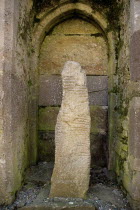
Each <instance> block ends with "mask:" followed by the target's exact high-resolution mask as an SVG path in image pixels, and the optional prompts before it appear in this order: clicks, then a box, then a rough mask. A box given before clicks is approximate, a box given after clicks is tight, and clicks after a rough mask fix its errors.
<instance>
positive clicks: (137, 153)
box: [129, 97, 140, 167]
mask: <svg viewBox="0 0 140 210" xmlns="http://www.w3.org/2000/svg"><path fill="white" fill-rule="evenodd" d="M129 118H130V119H129V153H130V155H132V156H134V157H135V158H138V159H140V97H134V98H133V100H132V102H131V103H130V111H129ZM139 167H140V166H139Z"/></svg>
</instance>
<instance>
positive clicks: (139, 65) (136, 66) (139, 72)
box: [130, 30, 140, 81]
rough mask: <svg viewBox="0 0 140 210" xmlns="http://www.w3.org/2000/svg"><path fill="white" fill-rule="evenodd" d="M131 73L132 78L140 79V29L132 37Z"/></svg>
mask: <svg viewBox="0 0 140 210" xmlns="http://www.w3.org/2000/svg"><path fill="white" fill-rule="evenodd" d="M130 75H131V79H132V80H134V81H138V80H140V30H138V31H136V32H135V33H134V34H133V35H132V37H131V42H130Z"/></svg>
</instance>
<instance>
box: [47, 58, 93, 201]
mask: <svg viewBox="0 0 140 210" xmlns="http://www.w3.org/2000/svg"><path fill="white" fill-rule="evenodd" d="M62 81H63V99H62V104H61V109H60V111H59V114H58V117H57V123H56V127H55V166H54V170H53V175H52V179H51V192H50V197H77V198H78V197H79V198H84V197H85V194H86V192H87V190H88V187H89V177H90V175H89V174H90V123H91V119H90V111H89V100H88V90H87V87H86V75H85V72H84V71H83V70H82V69H81V66H80V64H79V63H77V62H74V61H68V62H66V63H65V66H64V69H63V71H62Z"/></svg>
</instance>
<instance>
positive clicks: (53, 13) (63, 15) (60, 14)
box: [32, 3, 116, 167]
mask: <svg viewBox="0 0 140 210" xmlns="http://www.w3.org/2000/svg"><path fill="white" fill-rule="evenodd" d="M73 14H78V15H79V16H80V17H84V18H86V21H87V22H90V23H91V24H92V23H93V24H97V26H99V28H100V29H101V30H102V32H103V35H104V38H105V39H106V43H107V47H108V55H109V56H108V75H109V79H108V89H109V92H110V90H111V89H112V88H113V85H114V77H113V74H114V72H115V68H116V62H115V45H114V41H113V40H114V38H113V36H114V34H113V32H112V31H110V32H107V28H108V25H109V23H108V21H107V19H106V17H105V16H103V15H102V14H100V13H99V12H98V11H97V10H96V9H95V10H94V9H93V8H92V7H91V6H90V5H89V4H85V3H63V4H60V5H59V7H57V8H53V9H52V10H50V11H47V12H43V13H41V14H40V15H38V18H39V19H40V22H39V23H36V24H35V27H34V31H33V36H32V45H33V46H35V54H34V57H33V63H34V66H33V68H36V69H38V60H39V59H38V57H39V54H40V48H41V45H42V43H43V41H44V38H45V35H46V33H49V32H50V31H51V29H52V28H54V27H55V26H56V25H58V24H59V23H61V22H62V21H65V20H67V19H69V18H71V17H72V16H73ZM113 103H114V100H113V95H111V94H110V97H109V110H108V112H109V139H111V136H112V133H111V132H112V125H113V124H112V115H113V111H112V110H111V108H112V107H113ZM109 142H110V143H109V150H110V155H109V157H110V158H109V167H110V165H111V162H112V157H113V154H112V152H111V146H110V144H111V141H110V140H109Z"/></svg>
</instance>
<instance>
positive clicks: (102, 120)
mask: <svg viewBox="0 0 140 210" xmlns="http://www.w3.org/2000/svg"><path fill="white" fill-rule="evenodd" d="M59 110H60V108H59V107H44V108H40V109H39V130H40V131H54V130H55V125H56V120H57V115H58V113H59ZM90 116H91V129H90V132H91V133H95V134H96V133H101V134H103V135H106V133H107V129H108V107H107V106H90Z"/></svg>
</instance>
